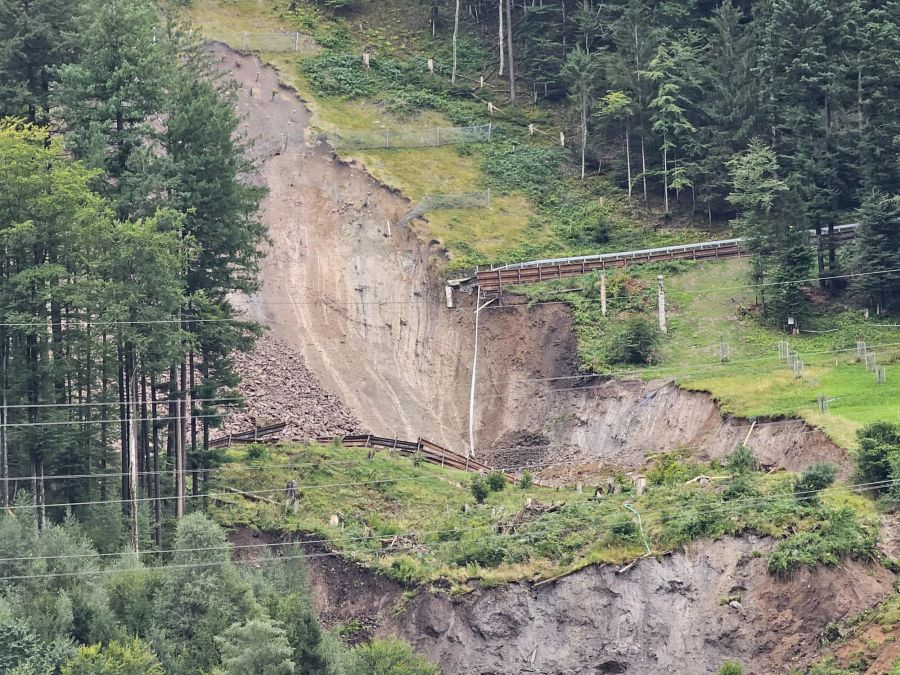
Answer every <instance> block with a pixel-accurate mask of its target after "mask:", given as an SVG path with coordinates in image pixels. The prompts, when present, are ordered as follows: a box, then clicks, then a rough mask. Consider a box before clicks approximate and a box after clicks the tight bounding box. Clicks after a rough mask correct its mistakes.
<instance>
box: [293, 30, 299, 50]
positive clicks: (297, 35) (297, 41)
mask: <svg viewBox="0 0 900 675" xmlns="http://www.w3.org/2000/svg"><path fill="white" fill-rule="evenodd" d="M294 51H295V52H299V51H300V31H297V32H296V33H294Z"/></svg>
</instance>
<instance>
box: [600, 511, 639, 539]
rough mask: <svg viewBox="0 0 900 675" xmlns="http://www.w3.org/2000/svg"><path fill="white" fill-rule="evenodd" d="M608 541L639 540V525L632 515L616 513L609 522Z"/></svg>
mask: <svg viewBox="0 0 900 675" xmlns="http://www.w3.org/2000/svg"><path fill="white" fill-rule="evenodd" d="M606 540H607V543H610V544H611V543H615V542H636V541H637V540H638V527H637V524H636V523H635V522H634V520H633V519H632V517H631V516H629V515H627V514H624V513H622V514H616V515H615V516H614V517H613V519H612V520H611V522H610V523H609V534H608V535H607V537H606Z"/></svg>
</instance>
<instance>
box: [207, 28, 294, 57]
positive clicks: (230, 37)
mask: <svg viewBox="0 0 900 675" xmlns="http://www.w3.org/2000/svg"><path fill="white" fill-rule="evenodd" d="M208 37H209V38H211V39H213V40H219V41H220V42H224V43H225V44H227V45H230V46H231V47H233V48H234V49H240V50H241V51H244V52H247V51H250V52H296V51H300V48H301V47H302V46H304V40H305V36H303V35H302V34H301V33H299V32H296V31H294V32H287V31H278V32H273V33H214V34H210V35H209V36H208Z"/></svg>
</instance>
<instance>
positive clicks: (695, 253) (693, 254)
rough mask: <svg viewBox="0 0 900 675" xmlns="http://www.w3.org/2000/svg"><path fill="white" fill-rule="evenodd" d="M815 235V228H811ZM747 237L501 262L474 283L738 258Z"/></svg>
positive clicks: (495, 285)
mask: <svg viewBox="0 0 900 675" xmlns="http://www.w3.org/2000/svg"><path fill="white" fill-rule="evenodd" d="M857 227H858V223H849V224H846V225H839V226H837V227H835V228H834V231H833V235H834V237H835V239H836V240H837V241H839V242H843V241H849V240H851V239H853V238H854V237H855V234H856V233H855V230H856V228H857ZM810 236H813V237H814V236H815V231H811V232H810ZM746 244H747V239H746V238H742V237H739V238H735V239H720V240H717V241H704V242H698V243H695V244H679V245H675V246H664V247H660V248H645V249H638V250H634V251H623V252H621V253H601V254H597V255H586V256H574V257H569V258H548V259H545V260H529V261H527V262H521V263H514V264H511V265H500V266H496V267H491V268H489V269H486V270H476V272H475V278H474V283H475V284H476V285H478V286H479V287H481V289H482V290H485V291H497V290H501V289H502V288H503V286H520V285H523V284H530V283H536V282H541V281H549V280H551V279H561V278H564V277H573V276H579V275H581V274H586V273H588V272H593V271H596V270H604V269H608V268H616V267H626V266H628V265H629V264H647V263H654V262H666V261H670V260H709V259H717V260H718V259H728V258H739V257H741V256H742V255H746V254H747V252H748V250H747V245H746Z"/></svg>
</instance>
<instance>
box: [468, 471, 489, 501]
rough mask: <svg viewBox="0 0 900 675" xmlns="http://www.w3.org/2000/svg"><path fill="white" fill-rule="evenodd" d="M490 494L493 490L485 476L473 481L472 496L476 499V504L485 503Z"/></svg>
mask: <svg viewBox="0 0 900 675" xmlns="http://www.w3.org/2000/svg"><path fill="white" fill-rule="evenodd" d="M490 493H491V488H490V486H489V485H488V483H487V480H485V478H484V477H483V476H478V477H477V478H476V479H475V480H473V481H472V496H473V497H475V501H476V502H478V503H479V504H482V503H484V500H485V499H487V497H488V495H489V494H490Z"/></svg>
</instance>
